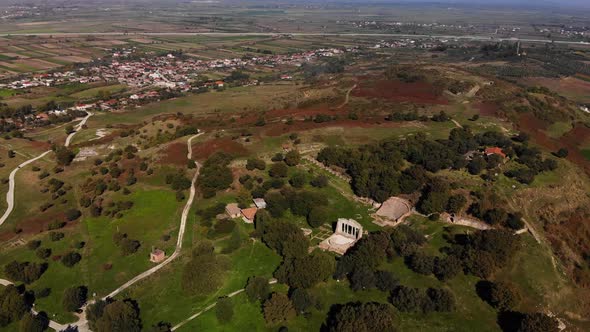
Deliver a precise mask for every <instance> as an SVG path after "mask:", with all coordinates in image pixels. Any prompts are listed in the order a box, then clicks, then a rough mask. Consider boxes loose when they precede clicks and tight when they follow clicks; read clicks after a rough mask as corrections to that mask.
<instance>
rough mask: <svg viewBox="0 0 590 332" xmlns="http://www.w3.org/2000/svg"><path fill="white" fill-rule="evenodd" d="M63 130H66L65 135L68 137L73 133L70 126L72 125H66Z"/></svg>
mask: <svg viewBox="0 0 590 332" xmlns="http://www.w3.org/2000/svg"><path fill="white" fill-rule="evenodd" d="M65 129H66V134H68V135H69V134H71V133H73V132H75V130H74V126H72V125H67V126H66V128H65Z"/></svg>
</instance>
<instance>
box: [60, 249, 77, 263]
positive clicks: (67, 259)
mask: <svg viewBox="0 0 590 332" xmlns="http://www.w3.org/2000/svg"><path fill="white" fill-rule="evenodd" d="M81 259H82V255H80V254H79V253H77V252H73V251H70V252H68V253H67V254H65V255H63V256H62V258H61V262H62V264H63V265H65V266H67V267H72V266H74V265H76V264H78V262H79V261H80V260H81Z"/></svg>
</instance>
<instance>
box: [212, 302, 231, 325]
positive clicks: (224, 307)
mask: <svg viewBox="0 0 590 332" xmlns="http://www.w3.org/2000/svg"><path fill="white" fill-rule="evenodd" d="M233 316H234V305H233V303H232V299H231V298H230V297H222V298H220V299H218V300H217V305H216V306H215V317H217V321H218V322H220V323H222V324H225V323H229V322H231V320H232V318H233Z"/></svg>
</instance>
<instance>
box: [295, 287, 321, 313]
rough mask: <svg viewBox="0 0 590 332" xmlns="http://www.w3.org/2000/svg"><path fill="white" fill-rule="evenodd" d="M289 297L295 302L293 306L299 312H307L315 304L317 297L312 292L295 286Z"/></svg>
mask: <svg viewBox="0 0 590 332" xmlns="http://www.w3.org/2000/svg"><path fill="white" fill-rule="evenodd" d="M289 299H291V302H292V303H293V307H294V308H295V310H296V311H297V314H303V313H306V312H307V309H308V308H310V307H311V306H313V305H314V304H315V298H314V297H313V295H311V293H310V292H309V291H307V290H305V289H303V288H295V289H294V290H292V291H291V293H290V294H289Z"/></svg>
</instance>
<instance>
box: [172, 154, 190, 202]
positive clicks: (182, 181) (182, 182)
mask: <svg viewBox="0 0 590 332" xmlns="http://www.w3.org/2000/svg"><path fill="white" fill-rule="evenodd" d="M193 163H194V161H193ZM166 184H168V185H170V187H171V188H172V190H176V200H177V201H179V202H180V201H182V200H184V198H185V196H184V193H183V191H184V190H187V189H189V188H190V187H191V186H192V182H191V180H190V179H189V178H187V177H186V175H185V173H184V170H178V172H176V173H174V174H168V175H166Z"/></svg>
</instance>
